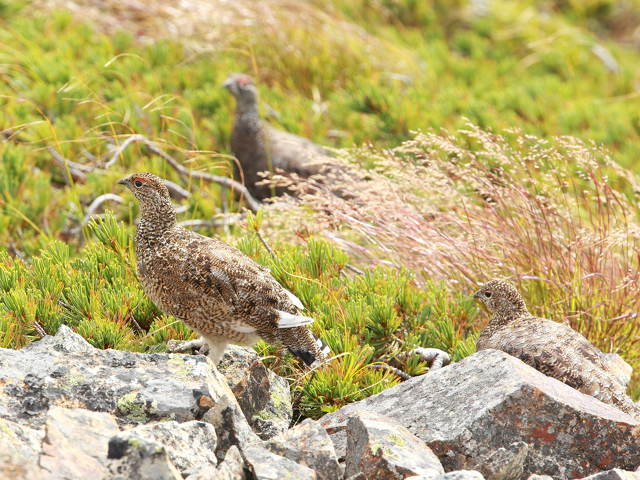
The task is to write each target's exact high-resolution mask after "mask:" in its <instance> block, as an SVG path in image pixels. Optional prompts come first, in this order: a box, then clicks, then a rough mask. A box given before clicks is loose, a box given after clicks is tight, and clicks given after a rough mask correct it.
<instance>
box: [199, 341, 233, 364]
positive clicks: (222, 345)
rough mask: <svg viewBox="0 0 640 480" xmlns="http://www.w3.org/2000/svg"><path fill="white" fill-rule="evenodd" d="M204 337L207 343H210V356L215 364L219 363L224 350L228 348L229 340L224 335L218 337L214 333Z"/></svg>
mask: <svg viewBox="0 0 640 480" xmlns="http://www.w3.org/2000/svg"><path fill="white" fill-rule="evenodd" d="M202 338H203V339H204V341H205V342H206V343H207V345H209V355H208V356H209V358H210V359H211V361H212V362H213V364H214V365H218V363H220V360H222V356H223V355H224V350H225V349H226V348H227V345H228V344H229V341H228V340H227V339H226V338H224V337H216V336H213V335H207V336H203V337H202Z"/></svg>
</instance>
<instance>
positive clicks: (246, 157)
mask: <svg viewBox="0 0 640 480" xmlns="http://www.w3.org/2000/svg"><path fill="white" fill-rule="evenodd" d="M224 86H225V88H227V89H228V90H229V92H231V94H232V95H233V97H234V98H235V99H236V116H235V121H234V124H233V131H232V132H231V151H232V152H233V154H234V155H235V156H236V158H237V159H238V161H239V162H240V166H241V167H242V173H243V175H244V181H245V184H246V186H247V188H248V189H249V191H250V192H251V193H252V194H253V195H254V196H255V197H257V198H260V199H263V198H266V197H269V196H271V194H272V192H271V190H270V188H269V187H268V186H266V185H256V184H257V183H258V182H260V181H261V180H263V177H262V176H260V172H272V171H275V170H278V169H279V170H283V171H285V172H293V173H297V174H298V175H300V176H301V177H309V176H311V175H315V174H317V173H320V172H321V171H322V169H323V168H324V167H326V166H327V165H328V162H329V158H328V157H329V156H330V154H329V153H328V152H327V151H326V150H325V149H324V148H322V147H320V146H319V145H316V144H315V143H313V142H311V141H310V140H308V139H306V138H303V137H299V136H297V135H293V134H291V133H288V132H284V131H282V130H278V129H277V128H273V127H272V126H271V125H269V124H267V123H265V122H263V121H262V120H261V119H260V115H259V113H258V91H257V90H256V87H255V85H254V84H253V81H252V80H251V78H250V77H249V76H247V75H243V74H239V73H236V74H233V75H231V76H229V78H228V79H227V80H226V81H225V83H224ZM276 193H281V192H280V191H278V192H276Z"/></svg>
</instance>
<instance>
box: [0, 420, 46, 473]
mask: <svg viewBox="0 0 640 480" xmlns="http://www.w3.org/2000/svg"><path fill="white" fill-rule="evenodd" d="M43 437H44V429H41V430H35V429H33V428H29V427H26V426H24V425H20V424H18V423H15V422H12V421H11V420H7V419H4V418H0V478H10V479H15V480H22V479H29V480H39V479H43V478H45V475H44V473H45V472H43V471H42V470H41V468H40V465H39V463H38V460H39V456H40V444H41V443H42V439H43Z"/></svg>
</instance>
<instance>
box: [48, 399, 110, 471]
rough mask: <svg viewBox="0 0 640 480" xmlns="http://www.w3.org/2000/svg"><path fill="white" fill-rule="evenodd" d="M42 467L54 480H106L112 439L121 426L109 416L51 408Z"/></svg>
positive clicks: (99, 413)
mask: <svg viewBox="0 0 640 480" xmlns="http://www.w3.org/2000/svg"><path fill="white" fill-rule="evenodd" d="M45 432H46V434H45V437H44V441H43V442H42V453H41V455H40V466H41V467H42V469H43V470H45V471H46V472H47V478H49V479H51V480H58V479H59V480H67V479H75V478H92V477H93V478H103V477H105V476H106V475H107V472H108V470H107V456H106V453H107V449H108V445H109V438H110V437H111V436H112V435H114V434H115V433H117V432H118V424H117V423H116V420H115V418H114V417H112V416H111V415H109V414H108V413H103V412H92V411H90V410H84V409H81V408H73V409H71V408H62V407H51V408H50V409H49V411H48V412H47V423H46V429H45Z"/></svg>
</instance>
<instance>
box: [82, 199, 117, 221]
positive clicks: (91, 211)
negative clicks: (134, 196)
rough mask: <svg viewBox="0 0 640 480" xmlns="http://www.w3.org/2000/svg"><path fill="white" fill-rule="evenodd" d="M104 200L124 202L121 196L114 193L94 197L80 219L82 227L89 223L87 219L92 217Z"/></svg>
mask: <svg viewBox="0 0 640 480" xmlns="http://www.w3.org/2000/svg"><path fill="white" fill-rule="evenodd" d="M105 202H116V203H124V200H123V199H122V197H121V196H119V195H116V194H114V193H105V194H103V195H100V196H99V197H96V198H95V199H94V200H93V202H91V203H90V204H89V206H88V207H87V213H86V214H85V216H84V218H83V219H82V223H81V225H82V226H83V227H84V226H86V225H87V224H88V223H89V220H91V217H93V216H94V215H95V214H96V212H97V211H98V209H99V208H100V207H101V206H102V204H103V203H105Z"/></svg>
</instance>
